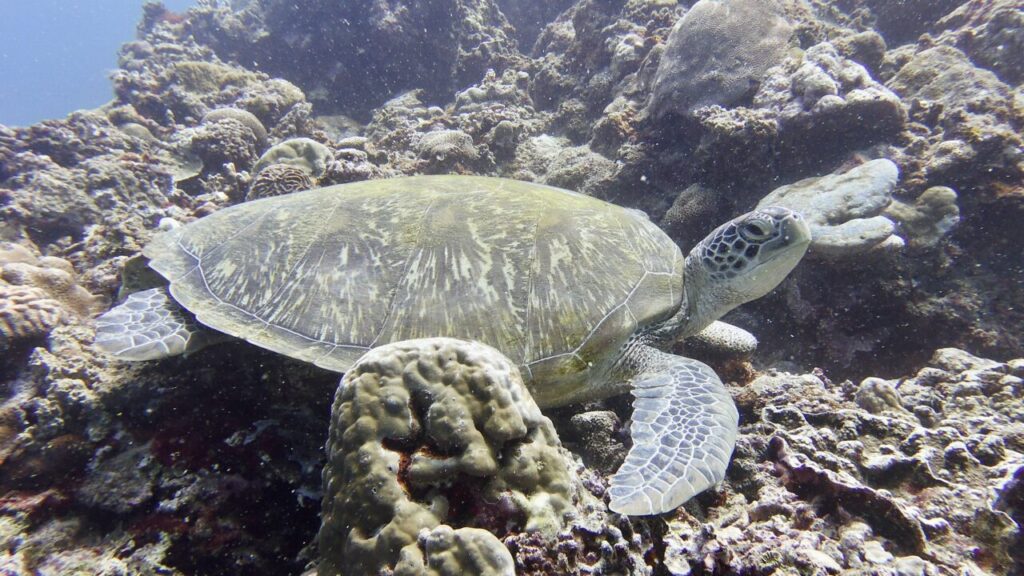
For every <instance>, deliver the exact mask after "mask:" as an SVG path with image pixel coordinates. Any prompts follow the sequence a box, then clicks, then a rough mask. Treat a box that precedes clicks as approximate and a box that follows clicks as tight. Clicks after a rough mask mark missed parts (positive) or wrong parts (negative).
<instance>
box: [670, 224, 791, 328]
mask: <svg viewBox="0 0 1024 576" xmlns="http://www.w3.org/2000/svg"><path fill="white" fill-rule="evenodd" d="M810 243H811V230H810V228H809V227H808V226H807V222H806V221H805V220H804V219H803V218H802V217H801V216H800V215H799V214H798V213H796V212H794V211H792V210H789V209H787V208H779V207H776V206H769V207H766V208H759V209H757V210H754V211H753V212H748V213H746V214H744V215H742V216H740V217H738V218H734V219H732V220H730V221H729V222H726V223H725V224H722V225H721V226H719V227H718V228H716V229H715V230H714V232H712V233H711V234H709V235H708V236H707V238H705V239H704V240H702V241H701V242H700V243H699V244H697V246H695V247H694V248H693V250H691V251H690V254H689V256H687V257H686V266H685V277H684V286H685V289H686V304H685V305H686V307H687V320H686V323H685V326H684V329H683V332H684V334H683V335H684V336H688V335H691V334H695V333H697V332H699V331H700V330H702V329H703V328H704V327H705V326H707V325H708V324H710V323H711V322H713V321H714V320H717V319H718V318H720V317H722V315H724V314H725V313H726V312H728V311H729V310H732V309H733V308H735V307H737V306H739V305H740V304H743V303H745V302H750V301H751V300H754V299H757V298H760V297H761V296H764V295H765V294H767V293H768V292H771V290H772V289H773V288H775V287H776V286H778V284H779V282H782V280H783V279H784V278H785V277H786V275H787V274H789V273H790V271H791V270H793V268H794V267H795V266H796V264H797V262H799V261H800V258H802V257H803V255H804V253H805V252H807V246H808V245H809V244H810Z"/></svg>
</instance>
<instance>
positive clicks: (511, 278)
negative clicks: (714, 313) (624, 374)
mask: <svg viewBox="0 0 1024 576" xmlns="http://www.w3.org/2000/svg"><path fill="white" fill-rule="evenodd" d="M253 238H265V239H271V240H270V241H266V242H253V241H252V239H253ZM145 253H146V255H147V256H148V257H149V258H150V259H151V264H150V265H151V266H152V267H153V268H154V269H155V270H157V271H158V272H160V273H161V274H163V275H164V276H165V277H167V278H169V279H170V281H171V286H170V290H171V294H172V295H173V296H174V298H175V299H176V300H177V301H178V302H179V303H181V304H182V305H183V306H185V307H186V308H188V309H189V310H190V311H192V312H193V313H195V314H196V315H197V318H198V319H199V321H200V322H202V323H204V324H206V325H207V326H210V327H212V328H215V329H217V330H219V331H222V332H225V333H227V334H230V335H233V336H236V337H240V338H243V339H246V340H249V341H250V342H253V343H255V344H257V345H260V346H263V347H265V348H268V349H270V350H273V351H276V352H280V353H282V354H286V355H289V356H291V357H293V358H296V359H299V360H305V361H308V362H312V363H314V364H317V365H319V366H321V367H324V368H327V369H331V370H337V371H345V370H347V369H348V367H349V366H350V365H351V363H352V362H353V361H354V360H355V359H356V358H358V357H359V356H360V355H362V354H363V353H364V352H365V351H366V350H368V349H369V348H372V347H374V346H378V345H381V344H386V343H388V342H396V341H399V340H407V339H412V338H427V337H435V336H450V337H457V338H462V339H466V340H476V341H479V342H483V343H486V344H489V345H491V346H493V347H495V348H497V349H498V350H501V351H502V352H503V353H505V354H506V355H508V356H509V357H510V358H511V359H512V360H513V361H515V362H516V363H517V364H520V365H521V366H526V371H527V378H528V379H532V377H531V376H530V375H529V374H530V372H531V371H532V370H534V364H535V363H537V362H539V361H547V360H552V361H553V362H556V363H557V366H537V367H536V368H538V369H540V370H541V371H549V370H550V371H554V372H559V373H561V374H562V375H565V371H566V370H568V371H572V372H573V373H578V372H581V371H583V370H586V369H587V366H589V365H590V363H596V362H602V361H605V360H610V359H611V358H610V356H612V355H614V354H615V353H616V352H617V351H618V349H619V347H620V346H621V345H622V343H624V342H625V340H626V339H627V338H628V337H629V335H630V334H632V333H633V332H634V331H635V330H636V328H637V327H638V326H642V325H646V324H648V323H651V322H654V321H657V320H660V319H662V318H664V317H666V316H668V315H669V314H671V313H672V312H674V311H675V309H676V308H678V306H679V302H680V300H681V290H682V286H681V283H682V254H681V253H680V251H679V248H678V247H677V246H676V245H675V244H674V243H673V242H672V241H671V240H670V239H669V238H668V237H667V236H665V235H664V234H663V233H662V232H661V231H660V230H659V229H658V228H657V226H655V225H654V224H653V223H651V222H650V221H649V220H647V219H646V218H644V217H643V216H642V215H640V214H638V213H636V212H634V211H629V210H625V209H622V208H620V207H617V206H614V205H612V204H608V203H605V202H601V201H599V200H596V199H593V198H589V197H587V196H583V195H581V194H576V193H573V192H568V191H565V190H558V189H555V188H550V187H547V186H541V185H537V184H530V183H525V182H518V181H514V180H502V179H494V178H480V177H465V176H459V177H448V176H426V177H416V178H403V179H390V180H375V181H370V182H358V183H353V184H344V185H340V186H331V187H326V188H318V189H315V190H309V191H305V192H300V193H296V194H291V195H288V196H281V197H276V198H270V199H267V200H265V201H261V202H253V203H243V204H239V205H236V206H232V207H231V208H227V209H224V210H221V211H220V212H217V213H215V214H213V215H211V216H208V217H206V218H203V219H201V220H198V221H196V222H194V223H192V224H189V225H186V226H183V227H182V228H179V229H177V230H173V231H171V232H169V233H167V234H164V235H161V236H158V237H157V238H155V239H154V241H153V242H152V243H151V244H150V245H149V246H148V247H147V248H146V252H145ZM250 263H257V264H250ZM253 265H258V266H259V271H258V272H257V271H254V270H247V267H248V266H253ZM453 302H455V303H458V305H453V304H452V303H453ZM527 365H529V366H527ZM548 380H549V379H548V378H545V381H546V382H547V381H548ZM538 402H539V403H540V404H541V405H542V406H544V405H548V399H544V398H539V399H538Z"/></svg>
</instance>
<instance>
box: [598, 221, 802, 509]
mask: <svg viewBox="0 0 1024 576" xmlns="http://www.w3.org/2000/svg"><path fill="white" fill-rule="evenodd" d="M809 244H810V231H809V229H808V227H807V224H806V223H805V222H804V221H803V220H802V219H801V218H800V217H799V215H797V214H795V213H793V212H791V211H789V210H785V209H780V208H766V209H763V210H759V211H754V212H751V213H749V214H745V215H743V216H740V217H739V218H736V219H734V220H732V221H730V222H727V223H725V224H723V225H722V226H720V227H718V228H717V229H716V230H715V231H713V232H712V233H711V234H709V235H708V237H707V238H705V239H704V240H703V241H702V242H701V243H700V244H698V245H697V246H696V247H695V248H694V249H693V250H692V251H691V252H690V254H689V255H688V256H687V258H686V263H685V268H686V298H685V301H684V302H683V305H682V307H681V308H680V310H679V312H677V314H676V315H675V316H673V317H672V318H669V319H668V320H667V321H665V322H664V323H663V324H662V325H656V326H654V327H652V329H651V330H649V331H648V332H646V333H640V334H639V335H638V336H637V338H636V339H635V340H632V341H631V342H630V343H628V344H627V345H626V347H625V348H624V350H623V351H622V357H621V360H620V361H619V363H618V364H617V366H616V369H615V371H614V372H613V377H615V378H620V379H624V380H627V381H629V382H630V384H631V389H632V392H633V396H634V397H635V400H634V402H633V410H634V411H633V424H632V425H631V426H630V434H631V435H632V438H633V448H631V449H630V451H629V453H628V454H627V455H626V461H625V462H624V463H623V464H622V467H621V468H619V470H618V471H617V472H616V473H615V475H614V476H612V478H611V482H610V484H611V486H610V488H609V496H610V497H611V502H610V504H609V506H610V507H611V509H612V510H613V511H615V512H620V513H622V514H629V515H648V514H663V513H665V512H669V511H671V510H673V509H674V508H676V507H677V506H679V505H681V504H682V503H684V502H686V501H687V500H689V499H690V498H691V497H693V496H695V495H696V494H698V493H700V492H701V491H703V490H705V489H707V488H709V487H711V486H713V485H715V484H717V483H718V482H720V481H721V480H722V479H723V478H724V477H725V470H726V468H727V467H728V465H729V458H730V456H731V455H732V450H733V447H734V446H735V444H736V436H737V434H738V430H737V428H738V421H739V416H738V413H737V411H736V406H735V404H734V403H733V401H732V398H731V397H730V396H729V393H728V391H727V390H726V388H725V386H724V385H723V384H722V381H721V380H720V379H719V378H718V375H716V374H715V373H714V371H713V370H711V368H709V367H708V366H707V365H705V364H703V363H701V362H698V361H696V360H692V359H689V358H684V357H681V356H676V355H673V354H668V353H665V352H661V351H660V350H658V349H656V348H654V347H652V346H649V345H647V344H646V342H645V341H649V342H653V343H658V342H659V341H661V343H662V344H663V345H664V342H665V341H666V340H671V339H674V338H675V337H680V336H682V337H686V336H692V335H694V334H700V333H703V332H704V331H705V330H707V329H708V327H709V326H712V325H714V323H715V321H716V320H717V319H718V318H719V317H720V316H722V315H723V314H725V313H726V312H728V311H729V310H731V309H733V308H735V307H736V306H739V305H740V304H743V303H744V302H749V301H750V300H753V299H755V298H760V297H761V296H763V295H765V294H766V293H767V292H769V291H770V290H772V289H773V288H774V287H775V286H776V285H777V284H778V283H779V282H780V281H781V280H782V279H783V278H785V276H786V275H787V274H788V273H789V271H790V270H792V269H793V266H795V265H796V263H797V262H798V261H799V260H800V258H801V257H802V256H803V254H804V252H805V251H806V250H807V246H808V245H809ZM726 326H728V325H725V324H722V325H721V326H718V327H716V328H714V329H712V330H711V333H712V334H714V333H715V332H716V331H722V330H727V329H726V328H725V327H726ZM729 328H733V329H735V330H739V329H738V328H735V327H729ZM705 335H706V334H705Z"/></svg>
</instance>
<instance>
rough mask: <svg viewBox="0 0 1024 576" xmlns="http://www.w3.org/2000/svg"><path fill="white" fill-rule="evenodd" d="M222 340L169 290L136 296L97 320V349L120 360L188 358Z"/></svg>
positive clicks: (141, 293)
mask: <svg viewBox="0 0 1024 576" xmlns="http://www.w3.org/2000/svg"><path fill="white" fill-rule="evenodd" d="M218 340H220V339H219V338H217V337H216V336H215V335H213V333H212V332H211V331H210V330H207V329H205V328H203V327H201V326H200V325H199V324H198V323H196V321H195V319H194V318H193V317H192V315H191V314H189V313H188V312H186V311H185V310H183V309H182V308H181V306H179V305H178V303H177V302H175V301H174V299H172V298H171V297H170V295H169V294H167V289H166V288H151V289H149V290H143V291H142V292H136V293H134V294H131V295H129V296H128V298H127V299H126V300H125V301H124V302H123V303H122V304H121V305H120V306H116V307H114V308H112V309H111V310H110V311H109V312H107V313H106V314H103V315H102V316H100V317H99V318H97V319H96V339H95V340H94V341H93V342H94V343H95V344H96V347H97V348H99V349H100V350H102V351H103V352H106V353H107V354H110V355H111V356H114V357H115V358H118V359H120V360H157V359H160V358H166V357H168V356H177V355H179V354H188V353H191V352H195V351H196V350H199V349H200V348H204V347H206V346H208V345H210V344H213V343H214V342H216V341H218Z"/></svg>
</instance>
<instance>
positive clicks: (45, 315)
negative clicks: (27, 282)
mask: <svg viewBox="0 0 1024 576" xmlns="http://www.w3.org/2000/svg"><path fill="white" fill-rule="evenodd" d="M63 317H64V311H63V308H61V306H60V302H57V301H56V300H54V299H52V298H49V297H47V295H46V292H43V291H42V290H40V289H38V288H32V287H30V286H10V285H7V284H0V350H4V349H6V348H7V347H8V346H9V345H10V343H11V342H13V341H15V340H20V339H26V338H38V337H41V336H45V335H47V334H49V333H50V330H53V329H54V328H55V327H56V326H57V325H58V324H60V322H61V320H62V319H63Z"/></svg>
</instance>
